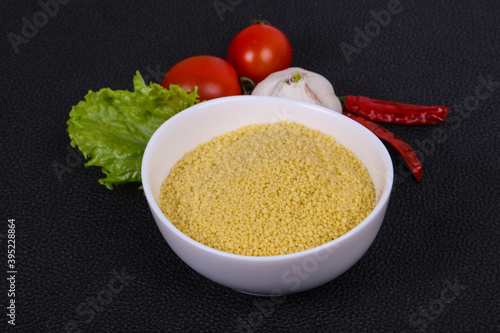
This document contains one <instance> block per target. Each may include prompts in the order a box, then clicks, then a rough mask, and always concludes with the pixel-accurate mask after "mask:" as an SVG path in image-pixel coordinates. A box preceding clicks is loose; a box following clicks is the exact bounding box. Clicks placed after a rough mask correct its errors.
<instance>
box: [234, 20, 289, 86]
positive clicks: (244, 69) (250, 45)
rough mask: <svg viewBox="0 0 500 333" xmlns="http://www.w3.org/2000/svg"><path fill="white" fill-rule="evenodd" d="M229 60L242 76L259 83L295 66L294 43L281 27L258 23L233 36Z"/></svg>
mask: <svg viewBox="0 0 500 333" xmlns="http://www.w3.org/2000/svg"><path fill="white" fill-rule="evenodd" d="M227 60H228V61H229V63H231V65H233V67H234V68H235V69H236V71H237V72H238V75H239V76H241V77H247V78H249V79H251V80H252V81H253V82H255V83H257V82H260V81H262V80H264V79H265V78H266V77H267V76H268V75H269V74H271V73H274V72H276V71H280V70H283V69H286V68H288V67H290V66H291V64H292V46H291V45H290V41H289V40H288V38H287V37H286V36H285V34H284V33H283V32H281V30H279V29H277V28H275V27H273V26H270V25H268V24H254V25H251V26H249V27H247V28H245V29H243V30H242V31H240V32H239V33H238V34H237V35H236V36H235V37H234V38H233V40H232V41H231V43H230V44H229V48H228V51H227Z"/></svg>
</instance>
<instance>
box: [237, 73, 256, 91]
mask: <svg viewBox="0 0 500 333" xmlns="http://www.w3.org/2000/svg"><path fill="white" fill-rule="evenodd" d="M240 86H241V94H242V95H251V94H252V91H253V89H254V88H255V86H256V84H255V82H253V81H252V80H251V79H249V78H248V77H243V76H242V77H240Z"/></svg>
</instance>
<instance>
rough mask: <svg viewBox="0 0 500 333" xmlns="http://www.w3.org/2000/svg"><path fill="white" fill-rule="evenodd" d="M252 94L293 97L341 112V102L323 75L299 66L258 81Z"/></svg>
mask: <svg viewBox="0 0 500 333" xmlns="http://www.w3.org/2000/svg"><path fill="white" fill-rule="evenodd" d="M252 95H260V96H275V97H284V98H290V99H295V100H298V101H303V102H309V103H313V104H317V105H321V106H324V107H326V108H328V109H330V110H333V111H335V112H339V113H342V104H341V103H340V100H339V98H338V97H337V95H335V91H334V90H333V86H332V84H331V83H330V81H328V80H327V79H326V78H325V77H324V76H322V75H320V74H317V73H314V72H311V71H308V70H305V69H303V68H300V67H290V68H287V69H285V70H282V71H279V72H275V73H272V74H270V75H269V76H268V77H266V78H265V79H264V80H263V81H261V82H259V83H258V84H257V85H256V86H255V88H254V89H253V91H252Z"/></svg>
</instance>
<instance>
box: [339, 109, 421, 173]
mask: <svg viewBox="0 0 500 333" xmlns="http://www.w3.org/2000/svg"><path fill="white" fill-rule="evenodd" d="M344 115H345V116H347V117H349V118H351V119H353V120H355V121H357V122H358V123H360V124H361V125H363V126H365V127H366V128H368V129H369V130H370V131H372V133H373V134H375V135H376V136H377V137H378V138H379V139H380V140H382V141H384V142H386V143H388V144H389V145H391V146H392V147H394V149H396V150H397V151H398V152H399V153H400V154H401V156H402V157H403V159H404V160H405V162H406V164H408V167H409V168H410V171H411V173H412V174H413V177H415V179H416V180H417V181H420V180H421V179H422V176H423V174H424V169H423V168H422V164H421V163H420V160H419V158H418V156H417V153H415V151H414V150H413V148H412V147H411V146H410V145H409V144H408V143H406V142H405V141H403V140H402V139H400V138H399V137H398V136H397V135H396V134H394V133H392V132H391V131H389V130H387V129H385V128H383V127H382V126H380V125H378V124H376V123H374V122H372V121H370V120H367V119H365V118H363V117H358V116H355V115H353V114H350V113H347V112H346V113H344Z"/></svg>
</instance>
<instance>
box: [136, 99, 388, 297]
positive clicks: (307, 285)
mask: <svg viewBox="0 0 500 333" xmlns="http://www.w3.org/2000/svg"><path fill="white" fill-rule="evenodd" d="M281 120H288V121H296V122H299V123H302V124H304V125H306V126H308V127H310V128H313V129H318V130H320V131H323V132H324V133H327V134H330V135H332V136H333V137H335V138H336V140H337V141H338V142H339V143H340V144H342V145H344V146H345V147H347V148H348V149H350V150H351V151H352V152H353V153H354V154H356V155H357V157H358V158H359V159H360V160H361V162H362V163H363V164H364V165H365V167H366V168H367V170H368V172H369V174H370V176H371V177H372V178H373V181H374V185H375V189H376V196H377V205H376V207H375V209H374V210H373V211H372V212H371V214H370V215H369V216H368V217H367V218H366V219H365V220H364V221H363V222H361V223H360V224H359V225H358V226H357V227H355V228H354V229H352V230H351V231H349V232H348V233H346V234H345V235H343V236H341V237H339V238H337V239H335V240H333V241H331V242H328V243H326V244H323V245H321V246H318V247H316V248H313V249H309V250H306V251H303V252H298V253H293V254H287V255H280V256H269V257H252V256H243V255H235V254H231V253H226V252H222V251H219V250H215V249H213V248H210V247H207V246H205V245H203V244H200V243H198V242H196V241H195V240H193V239H191V238H190V237H188V236H186V235H185V234H183V233H182V232H180V231H179V230H178V229H177V228H176V227H175V226H174V225H173V224H172V223H171V222H170V221H169V220H168V219H167V218H166V217H165V215H164V214H163V213H162V211H161V209H160V206H159V195H160V188H161V185H162V182H163V181H164V180H165V178H166V177H167V176H168V174H169V172H170V169H171V168H172V167H173V165H174V164H175V163H176V162H177V161H178V160H179V159H181V158H182V157H183V156H184V154H185V153H186V152H188V151H190V150H192V149H194V148H195V147H196V146H198V145H199V144H200V143H202V142H206V141H209V140H210V139H211V138H212V137H214V136H216V135H220V134H223V133H225V132H227V131H232V130H236V129H238V128H240V127H241V126H244V125H247V124H254V123H269V122H279V121H281ZM392 182H393V167H392V161H391V158H390V156H389V153H388V152H387V149H386V148H385V146H384V145H383V144H382V142H381V141H380V140H379V139H378V138H377V137H376V136H375V135H374V134H373V133H371V132H370V131H368V130H367V129H366V128H364V127H363V126H361V125H359V124H358V123H356V122H355V121H353V120H351V119H349V118H347V117H346V116H343V115H341V114H340V113H336V112H333V111H331V110H329V109H326V108H323V107H320V106H316V105H313V104H309V103H302V102H297V101H294V100H290V99H283V98H276V97H263V96H234V97H224V98H218V99H214V100H210V101H206V102H203V103H200V104H197V105H195V106H192V107H190V108H188V109H186V110H184V111H182V112H180V113H179V114H177V115H175V116H174V117H172V118H171V119H169V120H168V121H166V122H165V123H164V124H163V125H162V126H161V127H160V128H158V130H157V131H156V132H155V133H154V135H153V136H152V137H151V139H150V141H149V143H148V145H147V147H146V151H145V153H144V157H143V161H142V184H143V187H144V192H145V194H146V198H147V201H148V204H149V207H150V209H151V212H152V214H153V217H154V219H155V221H156V223H157V225H158V228H159V229H160V231H161V233H162V234H163V237H164V238H165V240H166V241H167V242H168V244H169V245H170V247H171V248H172V249H173V250H174V251H175V253H176V254H177V255H178V256H179V257H180V258H181V259H182V260H183V261H184V262H186V264H188V265H189V266H190V267H192V268H193V269H194V270H195V271H197V272H198V273H200V274H202V275H204V276H205V277H207V278H209V279H211V280H212V281H215V282H217V283H220V284H222V285H224V286H227V287H229V288H233V289H235V290H238V291H242V292H246V293H251V294H258V295H285V294H290V293H295V292H300V291H304V290H307V289H311V288H314V287H317V286H320V285H322V284H324V283H326V282H329V281H331V280H332V279H334V278H336V277H337V276H339V275H340V274H342V273H344V272H345V271H346V270H348V269H349V268H350V267H351V266H352V265H354V264H355V263H356V262H357V261H358V260H359V259H360V258H361V257H362V256H363V254H364V253H365V252H366V251H367V250H368V248H369V247H370V245H371V244H372V242H373V240H374V239H375V236H376V235H377V233H378V231H379V229H380V226H381V224H382V220H383V218H384V215H385V211H386V208H387V204H388V201H389V196H390V193H391V188H392ZM166 269H168V267H167V268H166Z"/></svg>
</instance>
